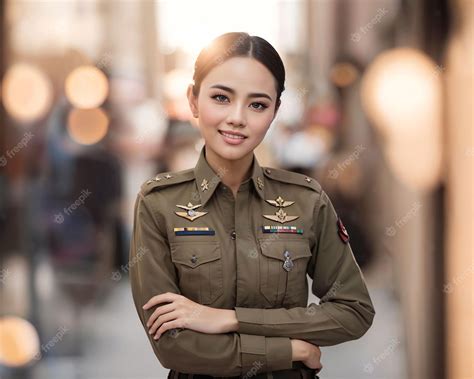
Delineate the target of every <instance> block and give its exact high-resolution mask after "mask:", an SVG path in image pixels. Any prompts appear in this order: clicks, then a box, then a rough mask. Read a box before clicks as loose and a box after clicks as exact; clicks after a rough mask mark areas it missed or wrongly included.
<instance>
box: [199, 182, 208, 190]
mask: <svg viewBox="0 0 474 379" xmlns="http://www.w3.org/2000/svg"><path fill="white" fill-rule="evenodd" d="M208 189H209V182H208V181H207V179H203V180H202V183H201V191H207V190H208Z"/></svg>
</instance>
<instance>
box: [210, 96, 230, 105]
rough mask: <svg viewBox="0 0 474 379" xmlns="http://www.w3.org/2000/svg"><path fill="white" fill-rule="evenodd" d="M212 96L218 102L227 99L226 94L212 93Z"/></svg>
mask: <svg viewBox="0 0 474 379" xmlns="http://www.w3.org/2000/svg"><path fill="white" fill-rule="evenodd" d="M212 98H213V99H214V100H217V101H218V102H219V103H223V102H225V101H226V100H228V99H227V96H225V95H214V96H212Z"/></svg>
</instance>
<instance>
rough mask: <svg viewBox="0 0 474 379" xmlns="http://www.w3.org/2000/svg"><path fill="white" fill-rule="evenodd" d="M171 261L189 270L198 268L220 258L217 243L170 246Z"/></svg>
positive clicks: (188, 243) (172, 244)
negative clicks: (189, 268)
mask: <svg viewBox="0 0 474 379" xmlns="http://www.w3.org/2000/svg"><path fill="white" fill-rule="evenodd" d="M170 248H171V260H172V261H173V263H179V264H182V265H185V266H188V267H191V268H195V267H198V266H199V265H201V264H203V263H208V262H212V261H215V260H217V259H220V258H221V249H220V248H219V242H218V241H212V242H176V243H171V244H170Z"/></svg>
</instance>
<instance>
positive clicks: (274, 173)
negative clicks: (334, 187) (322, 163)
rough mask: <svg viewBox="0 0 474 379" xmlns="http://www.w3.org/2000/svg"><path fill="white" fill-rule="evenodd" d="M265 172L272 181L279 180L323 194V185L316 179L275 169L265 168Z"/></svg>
mask: <svg viewBox="0 0 474 379" xmlns="http://www.w3.org/2000/svg"><path fill="white" fill-rule="evenodd" d="M263 172H264V174H265V176H266V177H268V178H270V179H274V180H278V181H280V182H284V183H291V184H298V185H300V186H304V187H308V188H311V189H312V190H314V191H316V192H318V193H319V192H321V185H320V184H319V183H318V181H317V180H316V179H314V178H311V177H309V176H306V175H303V174H300V173H298V172H293V171H288V170H283V169H281V168H273V167H263Z"/></svg>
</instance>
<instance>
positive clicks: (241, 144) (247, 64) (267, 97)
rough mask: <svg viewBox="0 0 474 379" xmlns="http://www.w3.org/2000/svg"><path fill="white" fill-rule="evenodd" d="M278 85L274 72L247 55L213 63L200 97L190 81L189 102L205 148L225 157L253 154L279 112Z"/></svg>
mask: <svg viewBox="0 0 474 379" xmlns="http://www.w3.org/2000/svg"><path fill="white" fill-rule="evenodd" d="M275 87H276V81H275V78H274V77H273V75H272V74H271V72H270V71H269V70H268V69H267V68H266V67H265V66H264V65H263V64H261V63H260V62H258V61H257V60H255V59H253V58H247V57H234V58H230V59H228V60H226V61H224V62H223V63H222V64H220V65H218V66H216V67H214V68H213V69H212V70H211V71H210V72H209V73H208V74H207V75H206V77H205V78H204V79H203V81H202V82H201V88H200V91H199V96H198V97H197V98H196V97H194V96H193V95H192V85H190V86H189V88H188V99H189V104H190V107H191V111H192V112H193V114H194V115H195V116H197V117H198V121H199V128H200V130H201V134H202V136H203V138H204V140H205V143H206V148H207V149H211V150H213V152H215V153H216V154H217V155H218V156H220V157H221V158H223V159H226V160H237V159H241V158H243V157H245V156H246V155H248V154H252V153H253V150H254V149H255V147H256V146H258V145H259V144H260V142H261V141H262V140H263V138H264V137H265V134H266V132H267V130H268V128H269V126H270V124H271V122H272V121H273V119H274V117H275V115H276V111H275V103H276V95H277V93H276V88H275ZM229 133H230V134H232V135H229ZM226 134H227V135H226Z"/></svg>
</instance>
